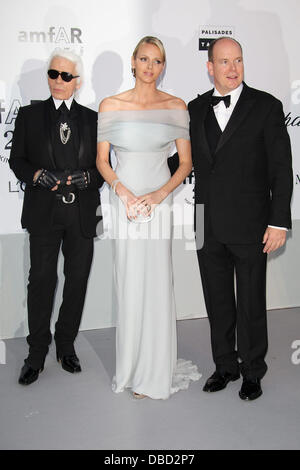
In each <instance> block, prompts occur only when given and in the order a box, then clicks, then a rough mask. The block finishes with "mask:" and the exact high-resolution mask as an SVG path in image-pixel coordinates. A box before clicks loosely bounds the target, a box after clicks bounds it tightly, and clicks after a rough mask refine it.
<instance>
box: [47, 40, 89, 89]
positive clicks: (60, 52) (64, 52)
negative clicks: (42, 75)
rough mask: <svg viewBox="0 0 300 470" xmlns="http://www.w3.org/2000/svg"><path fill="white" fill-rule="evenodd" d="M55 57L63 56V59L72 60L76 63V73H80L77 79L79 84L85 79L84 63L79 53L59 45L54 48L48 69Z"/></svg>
mask: <svg viewBox="0 0 300 470" xmlns="http://www.w3.org/2000/svg"><path fill="white" fill-rule="evenodd" d="M55 57H62V58H63V59H67V60H69V61H70V62H72V63H73V64H75V73H76V75H79V77H78V78H77V79H76V80H77V84H79V83H80V82H82V80H83V63H82V60H81V57H80V56H79V55H77V54H76V53H75V52H74V51H72V50H70V49H61V48H60V47H57V48H56V49H54V51H53V52H52V54H51V56H50V57H49V60H48V64H47V67H48V69H49V67H50V65H51V62H52V60H53V59H54V58H55Z"/></svg>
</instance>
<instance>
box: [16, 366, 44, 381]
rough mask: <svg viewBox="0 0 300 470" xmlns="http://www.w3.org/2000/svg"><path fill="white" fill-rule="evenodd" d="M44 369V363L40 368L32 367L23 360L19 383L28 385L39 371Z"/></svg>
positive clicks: (37, 376) (36, 376)
mask: <svg viewBox="0 0 300 470" xmlns="http://www.w3.org/2000/svg"><path fill="white" fill-rule="evenodd" d="M43 370H44V365H42V367H41V368H40V369H33V368H32V367H31V366H30V365H29V364H27V363H26V362H25V364H24V366H23V367H22V369H21V374H20V377H19V384H20V385H30V384H32V383H33V382H35V381H36V380H37V379H38V378H39V373H40V372H42V371H43Z"/></svg>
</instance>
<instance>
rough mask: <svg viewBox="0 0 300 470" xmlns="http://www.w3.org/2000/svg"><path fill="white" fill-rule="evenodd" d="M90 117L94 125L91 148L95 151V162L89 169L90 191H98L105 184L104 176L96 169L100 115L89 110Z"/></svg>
mask: <svg viewBox="0 0 300 470" xmlns="http://www.w3.org/2000/svg"><path fill="white" fill-rule="evenodd" d="M89 116H90V123H91V125H92V132H91V139H92V142H91V148H92V149H93V152H94V157H93V162H94V165H93V166H91V167H90V168H87V169H88V171H89V174H90V181H91V182H90V184H89V189H97V188H100V187H101V186H102V185H103V183H104V179H103V178H102V175H101V174H100V173H99V171H98V169H97V167H96V159H97V117H98V114H97V113H96V112H95V111H91V110H89Z"/></svg>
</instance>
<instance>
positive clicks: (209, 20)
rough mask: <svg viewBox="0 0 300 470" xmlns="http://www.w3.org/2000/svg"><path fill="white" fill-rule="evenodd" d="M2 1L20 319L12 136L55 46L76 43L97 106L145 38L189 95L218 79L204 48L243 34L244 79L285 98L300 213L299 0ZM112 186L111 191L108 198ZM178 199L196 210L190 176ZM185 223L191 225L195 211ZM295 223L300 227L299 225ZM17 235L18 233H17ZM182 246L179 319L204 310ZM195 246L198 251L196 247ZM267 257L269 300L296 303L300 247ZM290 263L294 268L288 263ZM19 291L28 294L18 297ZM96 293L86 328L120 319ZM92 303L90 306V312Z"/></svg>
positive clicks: (3, 91)
mask: <svg viewBox="0 0 300 470" xmlns="http://www.w3.org/2000/svg"><path fill="white" fill-rule="evenodd" d="M0 5H1V29H0V41H1V45H2V46H1V52H0V58H1V72H0V117H1V119H0V192H1V193H0V208H1V219H0V234H1V241H2V249H1V253H2V261H1V273H2V276H1V301H2V302H3V305H4V306H5V309H6V313H7V309H9V310H10V315H12V317H13V318H14V316H16V317H18V321H17V323H18V324H19V323H20V319H21V318H22V319H23V318H25V317H26V306H25V300H24V299H25V298H26V292H25V290H26V289H25V288H26V278H27V273H28V266H27V265H28V261H25V262H24V261H22V262H21V266H22V269H21V273H20V279H19V281H18V282H19V283H20V285H18V284H16V282H17V280H16V279H14V276H15V274H13V273H15V271H14V269H15V268H13V266H12V264H11V262H12V259H14V257H13V255H14V254H15V252H16V251H18V248H17V246H19V247H21V251H22V254H21V256H22V259H27V258H26V257H28V255H27V254H26V253H27V251H26V250H27V248H28V247H27V245H26V244H27V241H26V235H25V234H24V232H23V230H22V229H21V226H20V215H21V207H22V201H23V188H22V187H21V185H20V183H19V182H18V181H17V180H16V178H15V176H14V175H13V173H12V172H11V171H10V169H9V166H8V158H9V151H10V142H11V138H12V134H13V129H14V121H15V117H16V115H17V111H18V108H19V106H20V105H27V104H29V103H30V102H31V101H32V100H40V99H46V98H47V97H48V96H49V93H48V87H47V80H46V61H47V58H48V56H49V55H50V53H51V52H52V51H53V49H54V48H55V47H57V46H60V47H66V48H72V49H75V50H76V51H77V52H78V53H79V54H80V55H81V56H82V59H83V62H84V67H85V79H84V86H83V87H82V89H81V91H80V95H79V96H78V101H79V102H80V103H82V104H84V105H86V106H89V107H90V108H92V109H94V110H97V109H98V104H99V102H100V100H101V99H102V98H104V97H105V96H109V95H112V94H115V93H118V92H120V91H123V90H126V89H128V88H131V87H132V86H133V85H134V81H133V77H132V75H131V67H130V57H131V54H132V51H133V49H134V47H135V45H136V43H137V42H138V40H139V39H140V38H141V37H142V36H145V35H154V36H158V37H159V38H160V39H161V40H162V41H163V43H164V45H165V48H166V51H167V67H166V72H165V75H164V77H163V79H162V82H161V83H160V87H161V89H162V90H164V91H167V92H169V93H172V94H175V95H177V96H180V97H181V98H183V99H184V100H186V101H187V102H188V101H189V100H191V99H193V98H194V97H195V96H196V95H197V93H202V92H204V91H206V90H207V89H209V88H211V87H212V84H211V82H210V79H209V76H208V74H207V72H206V66H205V63H206V60H207V52H206V50H199V49H205V46H206V45H207V39H211V38H213V37H217V36H219V35H223V34H224V33H225V34H226V35H230V36H232V37H235V38H236V39H238V40H239V41H240V42H241V44H242V45H243V49H244V61H245V80H246V83H247V84H248V85H250V86H253V87H255V88H259V89H263V90H266V91H269V92H270V93H272V94H274V95H275V96H276V97H278V98H279V99H281V100H282V102H283V105H284V111H285V115H286V123H287V125H288V130H289V133H290V136H291V140H292V148H293V158H294V178H295V191H294V196H293V204H292V211H293V219H294V220H296V219H300V189H299V188H300V177H299V175H300V168H299V166H300V152H299V151H300V137H299V136H300V127H299V126H300V116H299V115H300V112H299V105H300V61H299V51H298V29H299V25H298V22H299V18H300V2H299V0H286V1H285V2H282V1H281V0H226V1H223V0H186V1H185V2H181V1H179V0H126V1H125V0H110V1H109V2H107V1H104V0H85V1H84V2H82V1H80V0H64V2H60V1H58V0H56V1H55V0H43V2H38V1H37V0H24V1H20V0H10V1H9V2H7V1H4V0H0ZM105 192H106V190H105V189H104V191H103V192H102V198H103V201H104V202H106V195H105ZM176 198H177V202H180V203H181V204H182V206H184V207H185V208H186V209H190V206H191V202H192V198H193V179H191V180H187V181H186V184H185V185H182V188H180V189H179V190H178V191H177V193H176ZM177 223H179V221H178V220H177ZM186 223H188V224H189V223H190V218H189V219H188V220H187V221H186ZM294 226H295V227H297V226H298V225H297V223H296V224H294ZM295 233H296V231H294V232H293V236H292V239H291V240H290V241H289V243H290V245H291V246H293V243H294V244H295V246H298V243H297V241H300V240H297V238H295ZM12 234H19V238H18V237H16V236H14V237H13V236H12ZM8 237H9V238H8ZM20 237H21V238H20ZM297 237H298V235H297ZM102 243H104V242H102ZM105 243H106V244H107V243H109V241H105ZM14 247H15V248H14ZM185 248H187V246H185V245H181V244H175V245H174V257H175V258H174V264H175V265H176V267H177V269H179V270H180V272H177V274H176V272H175V287H176V296H177V304H178V305H179V318H183V317H186V316H187V317H197V316H204V315H205V310H204V304H203V299H202V297H201V294H199V292H200V291H201V288H200V279H199V273H198V269H197V262H196V258H195V253H194V252H193V253H190V254H187V253H182V252H179V251H178V250H181V251H183V250H184V249H185ZM188 248H189V249H191V245H189V246H188ZM6 250H12V251H13V252H14V253H8V252H7V251H6ZM102 251H105V255H104V254H103V253H102ZM100 252H101V256H100ZM108 252H109V247H108V248H107V247H106V248H105V250H104V249H103V247H101V248H100V244H99V243H96V256H95V259H98V258H99V259H100V261H98V262H97V265H96V262H95V261H94V266H93V272H92V275H91V281H90V284H91V285H93V276H95V273H97V280H98V281H99V282H100V283H101V280H103V279H105V282H107V269H106V271H105V272H104V271H101V263H102V264H103V259H105V260H106V261H104V264H107V266H109V258H105V256H108V255H107V253H108ZM289 253H290V254H289ZM103 256H104V258H103ZM289 257H290V258H289ZM284 258H285V259H284ZM99 263H100V264H99ZM274 263H275V264H274ZM269 264H270V265H272V264H274V266H275V267H274V269H275V270H276V274H275V271H274V270H273V268H272V266H271V269H270V270H269V272H270V274H271V278H270V277H269V281H268V282H269V285H270V286H271V289H269V290H271V292H270V293H269V300H268V302H269V303H268V305H269V307H272V306H291V305H294V304H295V302H296V304H297V305H299V304H300V298H299V297H298V295H299V294H298V289H297V287H295V290H293V291H292V292H291V291H290V290H289V289H286V288H285V284H284V285H283V282H284V283H285V282H287V279H288V280H289V278H290V279H291V280H292V281H293V280H294V278H295V273H296V261H295V252H294V249H290V252H289V249H288V248H287V250H286V253H285V254H284V256H278V255H277V256H275V257H273V258H271V263H269ZM283 265H284V266H287V267H286V268H284V269H283ZM107 266H106V268H107ZM10 276H11V277H12V278H11V279H10V283H9V280H8V278H9V277H10ZM99 278H100V279H99ZM176 280H177V281H176ZM110 281H111V279H110V278H109V281H108V282H107V284H105V286H106V290H105V292H106V293H107V289H110V287H109V286H110ZM185 282H186V285H184V283H185ZM289 285H291V284H289ZM292 285H293V284H292ZM12 286H13V289H12ZM89 289H91V288H89ZM18 293H19V297H21V299H22V301H19V300H18ZM88 293H89V292H88ZM278 293H281V295H278ZM89 295H90V298H89V299H87V304H86V308H85V310H86V312H85V317H86V318H90V320H84V321H86V322H87V323H83V326H84V327H87V328H88V327H91V328H92V327H100V326H109V325H110V324H113V316H112V314H111V311H112V310H113V308H112V302H111V300H110V301H108V300H107V301H106V303H105V302H104V303H105V305H106V309H107V310H106V314H105V315H106V316H105V315H104V317H105V318H106V320H105V321H104V322H103V321H102V322H101V321H100V320H99V318H97V319H96V316H93V315H94V306H93V303H92V302H94V300H95V295H96V291H95V292H94V293H93V294H91V292H90V294H89ZM109 296H110V297H111V291H110V290H109ZM12 299H13V300H12ZM275 299H276V300H275ZM101 301H103V299H102V300H101ZM297 302H298V303H297ZM87 311H88V312H89V311H92V312H93V313H92V314H90V316H89V317H88V316H87ZM8 324H9V326H8ZM3 325H4V326H3ZM13 325H14V322H13V321H12V320H11V318H10V319H9V320H7V318H6V320H5V321H4V320H3V316H2V331H3V328H4V330H5V333H3V332H2V336H6V337H8V336H9V335H14V334H15V331H16V330H17V328H15V326H13ZM0 326H1V324H0ZM25 330H26V327H24V328H23V330H22V331H21V330H19V333H20V335H21V334H23V333H24V332H25ZM0 335H1V331H0Z"/></svg>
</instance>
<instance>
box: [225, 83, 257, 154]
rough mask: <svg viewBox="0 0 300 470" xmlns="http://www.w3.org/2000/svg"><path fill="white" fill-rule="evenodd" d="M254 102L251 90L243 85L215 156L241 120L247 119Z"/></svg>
mask: <svg viewBox="0 0 300 470" xmlns="http://www.w3.org/2000/svg"><path fill="white" fill-rule="evenodd" d="M254 102H255V98H253V95H252V93H251V89H250V88H249V87H248V86H247V85H246V84H245V83H244V87H243V90H242V93H241V95H240V97H239V100H238V102H237V104H236V105H235V108H234V110H233V113H232V115H231V116H230V119H229V121H228V123H227V126H226V127H225V129H224V132H223V133H222V135H221V137H220V140H219V142H218V145H217V148H216V154H217V153H218V151H219V150H220V148H222V147H223V145H224V144H225V143H226V142H227V141H228V139H230V137H231V136H232V134H233V133H234V132H235V131H236V130H237V128H238V127H239V126H240V124H241V123H242V122H243V120H244V119H245V118H246V117H247V115H248V113H249V111H250V109H251V108H252V106H253V104H254Z"/></svg>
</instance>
